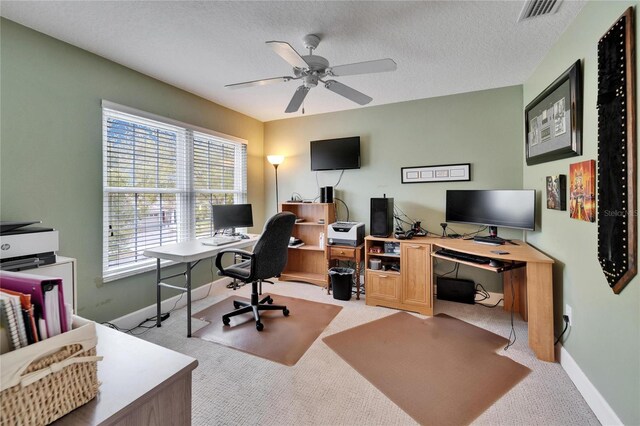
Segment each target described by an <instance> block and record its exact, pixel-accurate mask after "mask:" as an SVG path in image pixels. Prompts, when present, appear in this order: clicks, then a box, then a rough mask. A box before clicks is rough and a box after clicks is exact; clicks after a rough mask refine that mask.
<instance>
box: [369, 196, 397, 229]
mask: <svg viewBox="0 0 640 426" xmlns="http://www.w3.org/2000/svg"><path fill="white" fill-rule="evenodd" d="M369 233H370V234H371V235H372V236H374V237H388V236H389V235H391V234H393V198H386V197H385V198H372V199H371V222H370V226H369Z"/></svg>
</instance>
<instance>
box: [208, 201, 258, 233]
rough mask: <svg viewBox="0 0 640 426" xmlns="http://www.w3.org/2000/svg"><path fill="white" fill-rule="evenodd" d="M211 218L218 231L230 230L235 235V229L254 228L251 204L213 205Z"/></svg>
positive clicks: (214, 227)
mask: <svg viewBox="0 0 640 426" xmlns="http://www.w3.org/2000/svg"><path fill="white" fill-rule="evenodd" d="M211 218H212V220H213V229H214V230H216V231H224V230H226V229H230V230H231V232H232V233H234V232H235V228H249V227H252V226H253V213H252V210H251V204H212V205H211Z"/></svg>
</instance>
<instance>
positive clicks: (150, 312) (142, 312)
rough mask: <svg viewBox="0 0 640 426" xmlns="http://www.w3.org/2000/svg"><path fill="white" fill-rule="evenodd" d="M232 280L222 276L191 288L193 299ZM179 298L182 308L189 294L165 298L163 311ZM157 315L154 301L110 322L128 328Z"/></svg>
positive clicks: (203, 295)
mask: <svg viewBox="0 0 640 426" xmlns="http://www.w3.org/2000/svg"><path fill="white" fill-rule="evenodd" d="M230 282H231V279H230V278H221V279H219V280H216V281H214V282H212V283H209V284H205V285H202V286H200V287H198V288H194V289H193V290H191V300H196V299H200V298H202V297H205V296H206V295H207V294H208V293H209V288H210V287H211V286H215V287H217V286H221V285H227V284H228V283H230ZM181 295H182V299H180V296H181ZM178 299H180V301H179V302H178V304H177V305H175V306H176V308H181V307H183V306H186V305H187V296H186V295H185V294H184V293H180V294H177V295H175V296H173V297H170V298H169V299H165V300H163V301H162V303H161V304H160V306H161V308H162V312H163V313H164V312H167V311H169V310H170V309H171V308H173V305H174V304H175V303H176V301H177V300H178ZM155 316H156V304H155V303H154V304H153V305H150V306H147V307H145V308H142V309H138V310H137V311H135V312H131V313H130V314H127V315H124V316H121V317H120V318H116V319H113V320H111V321H109V322H111V323H112V324H114V325H116V326H117V327H119V328H122V329H126V330H128V329H130V328H133V327H135V326H137V325H138V324H140V323H141V322H142V321H144V320H145V319H147V318H151V317H155Z"/></svg>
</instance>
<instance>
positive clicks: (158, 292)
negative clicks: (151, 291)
mask: <svg viewBox="0 0 640 426" xmlns="http://www.w3.org/2000/svg"><path fill="white" fill-rule="evenodd" d="M161 281H162V279H161V278H160V259H156V327H162V318H161V312H160V310H161V308H160V305H161V303H162V295H161V290H160V289H161V288H162V287H161V286H160V282H161Z"/></svg>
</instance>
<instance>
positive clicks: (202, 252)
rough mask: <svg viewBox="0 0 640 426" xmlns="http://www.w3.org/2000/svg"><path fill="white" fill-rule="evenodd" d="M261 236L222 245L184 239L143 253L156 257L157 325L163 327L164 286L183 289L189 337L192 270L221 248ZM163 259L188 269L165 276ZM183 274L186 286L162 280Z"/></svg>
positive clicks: (243, 244)
mask: <svg viewBox="0 0 640 426" xmlns="http://www.w3.org/2000/svg"><path fill="white" fill-rule="evenodd" d="M259 237H260V236H259V235H255V234H249V238H248V239H244V240H239V241H238V242H235V243H231V244H224V245H221V246H208V245H204V244H202V240H192V241H184V242H182V243H174V244H167V245H164V246H159V247H155V248H152V249H147V250H145V251H144V253H143V254H144V256H146V257H152V258H155V259H156V306H157V316H156V327H162V311H161V303H162V295H161V289H162V287H165V288H171V289H173V290H177V291H182V292H185V293H187V337H191V270H192V269H193V268H194V267H195V266H196V265H197V264H198V262H200V261H201V260H203V259H208V258H210V257H214V256H217V255H218V253H219V252H220V251H221V250H225V249H230V248H233V249H239V248H246V247H250V246H252V245H254V244H255V243H256V241H258V238H259ZM205 239H206V238H205ZM162 260H171V261H174V262H178V263H184V264H185V265H186V270H185V271H184V272H181V273H178V274H173V275H170V276H167V277H163V276H162V267H161V265H160V262H161V261H162ZM181 275H182V276H185V277H186V280H185V281H186V282H185V286H184V287H179V286H176V285H172V284H167V283H163V282H162V280H163V279H164V280H166V279H169V278H174V277H178V276H181Z"/></svg>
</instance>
